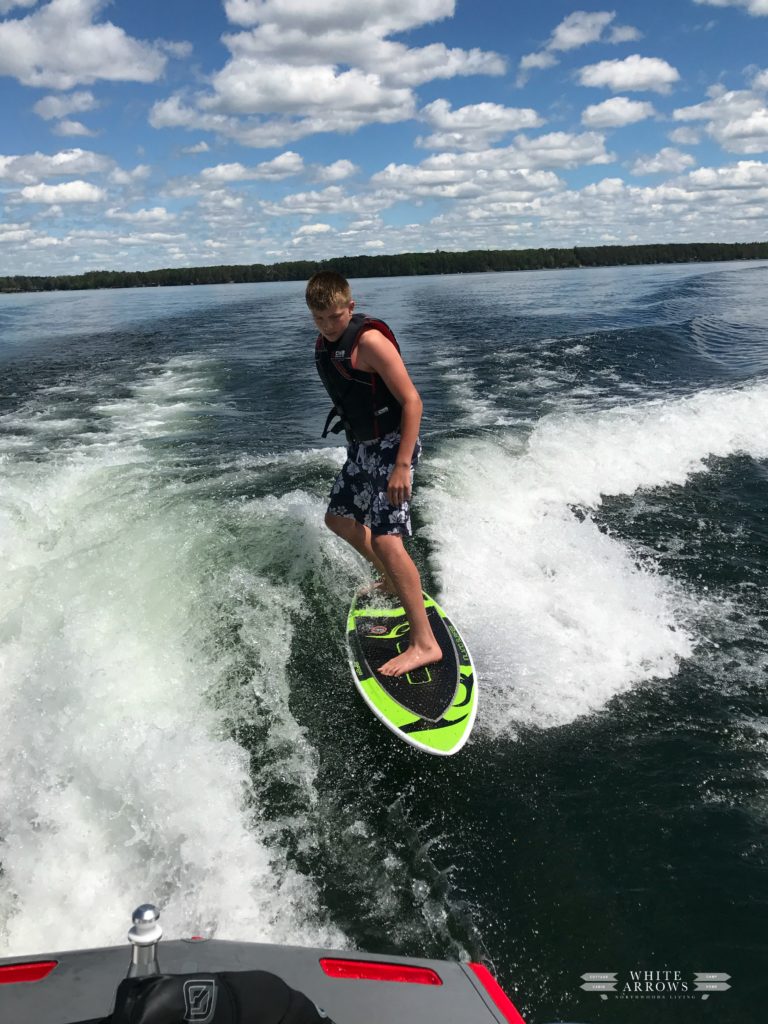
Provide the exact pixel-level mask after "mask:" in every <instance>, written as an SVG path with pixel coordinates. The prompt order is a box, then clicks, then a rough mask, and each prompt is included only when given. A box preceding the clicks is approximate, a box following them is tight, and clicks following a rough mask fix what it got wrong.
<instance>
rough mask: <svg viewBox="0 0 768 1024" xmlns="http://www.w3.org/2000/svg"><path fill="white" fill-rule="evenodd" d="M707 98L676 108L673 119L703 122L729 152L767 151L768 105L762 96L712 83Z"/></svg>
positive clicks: (712, 136) (706, 129) (713, 136)
mask: <svg viewBox="0 0 768 1024" xmlns="http://www.w3.org/2000/svg"><path fill="white" fill-rule="evenodd" d="M708 91H709V99H708V100H705V102H704V103H697V104H695V105H694V106H691V107H679V108H678V109H677V110H675V111H674V112H673V114H672V116H673V118H674V119H675V120H676V121H706V122H707V124H706V125H705V131H706V132H707V134H708V135H709V136H711V138H713V139H714V140H715V141H716V142H718V143H719V144H720V145H721V146H722V147H723V149H725V150H728V151H729V152H731V153H748V154H751V153H763V152H766V151H768V106H766V102H765V99H764V98H763V97H762V96H758V95H756V94H755V93H754V92H751V91H749V90H746V89H742V90H733V91H727V90H725V89H724V88H723V87H722V86H719V85H715V86H712V87H711V88H710V89H709V90H708Z"/></svg>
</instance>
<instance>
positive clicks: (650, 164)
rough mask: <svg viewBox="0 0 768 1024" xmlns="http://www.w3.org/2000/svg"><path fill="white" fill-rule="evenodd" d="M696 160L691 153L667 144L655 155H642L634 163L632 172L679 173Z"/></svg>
mask: <svg viewBox="0 0 768 1024" xmlns="http://www.w3.org/2000/svg"><path fill="white" fill-rule="evenodd" d="M695 163H696V160H695V159H694V158H693V157H692V156H691V154H690V153H682V152H681V151H680V150H679V149H673V148H672V147H671V146H665V147H664V149H661V150H659V152H658V153H657V154H656V155H655V156H651V157H641V158H640V159H639V160H636V161H635V163H634V164H633V165H632V174H664V173H668V174H678V173H679V172H680V171H684V170H685V169H686V167H692V166H693V165H694V164H695Z"/></svg>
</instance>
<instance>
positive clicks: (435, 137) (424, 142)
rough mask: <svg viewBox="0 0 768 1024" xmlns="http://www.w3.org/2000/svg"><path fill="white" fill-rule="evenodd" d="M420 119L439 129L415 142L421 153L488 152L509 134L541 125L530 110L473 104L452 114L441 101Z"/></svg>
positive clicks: (430, 104) (449, 106)
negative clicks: (481, 150)
mask: <svg viewBox="0 0 768 1024" xmlns="http://www.w3.org/2000/svg"><path fill="white" fill-rule="evenodd" d="M420 116H421V118H422V120H424V121H426V122H427V123H428V124H430V125H431V126H432V127H433V128H436V129H438V130H437V132H435V133H433V134H432V135H429V136H427V137H426V138H418V139H417V140H416V144H417V145H419V146H421V147H423V148H424V149H487V148H488V146H489V145H490V144H491V143H493V142H496V141H498V140H499V139H501V138H503V136H504V135H506V134H508V133H509V132H512V131H519V130H520V129H521V128H538V127H539V126H540V125H541V124H543V123H544V122H543V120H542V118H540V117H539V115H538V114H537V113H536V111H535V110H532V109H530V108H520V107H504V106H502V105H501V104H499V103H473V104H470V105H468V106H465V107H458V108H457V109H456V110H451V105H450V103H449V102H448V101H447V100H444V99H439V100H434V102H432V103H429V104H427V106H426V107H424V108H423V109H422V111H421V115H420Z"/></svg>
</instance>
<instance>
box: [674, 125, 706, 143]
mask: <svg viewBox="0 0 768 1024" xmlns="http://www.w3.org/2000/svg"><path fill="white" fill-rule="evenodd" d="M667 137H668V138H669V141H670V142H674V143H675V144H676V145H678V146H698V144H699V143H700V142H701V135H700V134H699V133H698V132H697V131H696V129H695V128H673V129H672V131H671V132H669V135H668V136H667Z"/></svg>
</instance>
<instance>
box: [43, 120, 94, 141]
mask: <svg viewBox="0 0 768 1024" xmlns="http://www.w3.org/2000/svg"><path fill="white" fill-rule="evenodd" d="M51 131H52V132H53V134H54V135H63V136H64V137H66V138H71V137H73V136H75V135H89V136H91V137H93V136H94V135H96V134H97V133H96V132H94V131H91V129H90V128H87V127H86V126H85V125H84V124H83V123H82V121H72V120H70V118H68V117H65V118H64V119H63V120H62V121H57V122H56V124H55V125H54V126H53V128H52V129H51Z"/></svg>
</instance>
